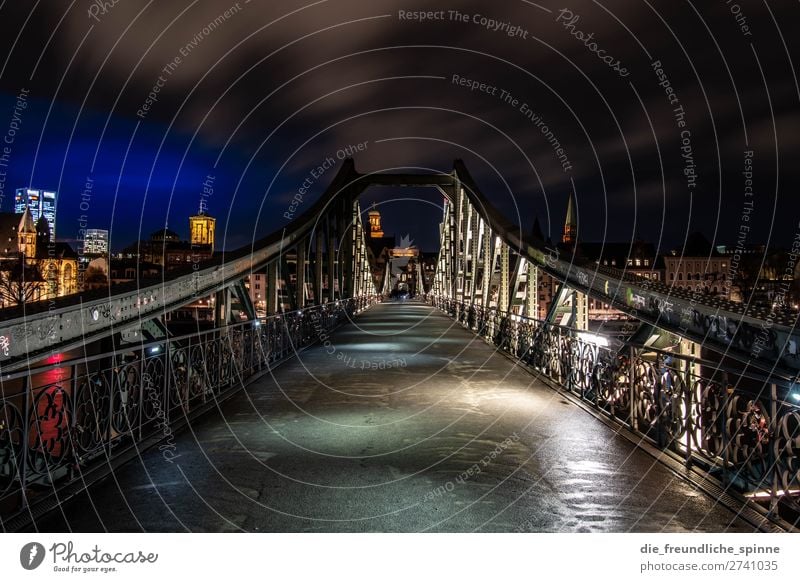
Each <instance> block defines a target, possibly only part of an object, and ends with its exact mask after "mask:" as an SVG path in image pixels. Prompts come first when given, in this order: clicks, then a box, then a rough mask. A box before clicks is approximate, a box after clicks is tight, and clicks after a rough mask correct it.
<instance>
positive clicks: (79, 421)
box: [0, 295, 377, 530]
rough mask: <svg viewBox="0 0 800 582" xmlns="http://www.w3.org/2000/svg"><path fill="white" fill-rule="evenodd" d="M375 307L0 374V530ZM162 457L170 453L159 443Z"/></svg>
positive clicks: (345, 305) (348, 302)
mask: <svg viewBox="0 0 800 582" xmlns="http://www.w3.org/2000/svg"><path fill="white" fill-rule="evenodd" d="M376 301H377V296H374V295H373V296H363V297H357V298H353V299H345V300H341V301H335V302H331V303H328V304H325V305H321V306H315V307H310V308H307V309H304V310H301V311H294V312H288V313H281V314H277V315H273V316H270V317H266V318H260V319H255V320H251V321H246V322H241V323H237V324H233V325H228V326H225V327H220V328H216V329H212V330H208V331H203V332H199V333H194V334H190V335H184V336H181V337H170V338H166V339H162V340H159V341H152V342H148V343H140V344H133V345H125V346H118V347H117V349H115V350H114V351H113V352H109V353H103V354H98V355H93V356H89V357H85V358H78V359H74V360H70V361H65V362H55V363H52V364H46V365H42V366H39V367H36V368H31V369H29V370H26V371H24V372H18V373H14V374H8V375H4V376H2V377H0V387H2V397H1V398H0V524H2V526H3V529H4V530H5V529H8V526H9V523H8V520H9V519H10V518H13V517H14V516H17V515H20V514H21V512H23V511H26V510H27V507H28V506H29V505H30V504H32V503H35V502H37V501H40V500H41V499H42V498H44V497H46V496H48V494H52V493H56V492H58V491H59V490H60V489H62V488H64V487H66V486H68V485H70V484H73V483H76V482H78V481H85V480H86V477H87V475H89V474H91V473H92V471H93V470H95V469H97V468H102V467H106V468H108V467H109V466H110V465H111V464H113V463H114V462H115V461H117V460H119V459H120V458H121V457H122V455H123V454H125V453H126V452H127V453H130V452H131V451H132V450H133V449H134V447H136V449H138V450H141V446H142V445H143V444H145V443H147V444H148V445H151V444H153V443H155V442H158V441H164V439H166V440H167V441H169V440H170V439H171V437H172V431H173V428H174V427H176V426H177V425H179V424H181V423H182V422H185V421H186V420H188V419H189V418H191V417H192V416H194V415H196V414H198V413H201V412H203V411H204V410H206V409H208V408H209V407H210V406H213V405H214V404H215V402H217V400H218V399H219V398H221V397H224V396H227V395H228V394H229V393H232V392H233V391H235V390H237V389H238V388H240V387H242V386H244V384H245V383H246V382H247V380H249V379H251V378H253V377H254V376H256V375H257V374H259V373H260V372H262V371H266V370H268V369H269V368H270V367H271V366H273V365H275V364H276V363H277V362H280V361H281V360H284V359H286V358H287V357H290V356H291V355H293V354H294V353H295V351H297V350H299V349H302V348H303V347H306V346H308V345H311V344H313V343H315V342H317V341H319V340H320V339H324V337H325V334H327V333H329V332H331V331H332V330H333V329H334V328H336V327H338V326H339V325H341V324H343V323H345V322H347V321H348V319H349V318H350V317H351V316H352V315H354V314H356V313H358V312H359V311H362V310H363V309H366V308H367V307H369V306H370V305H372V304H373V303H375V302H376ZM160 448H161V449H162V452H163V453H164V455H165V459H169V458H170V456H171V455H173V454H174V452H173V447H172V446H171V445H169V444H166V445H164V444H162V446H161V447H160Z"/></svg>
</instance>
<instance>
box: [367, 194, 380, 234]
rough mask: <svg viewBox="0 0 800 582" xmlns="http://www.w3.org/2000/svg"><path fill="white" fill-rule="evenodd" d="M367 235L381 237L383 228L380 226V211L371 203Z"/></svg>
mask: <svg viewBox="0 0 800 582" xmlns="http://www.w3.org/2000/svg"><path fill="white" fill-rule="evenodd" d="M369 236H370V238H383V228H382V227H381V213H380V212H378V210H377V209H376V208H375V203H374V202H373V203H372V210H370V211H369Z"/></svg>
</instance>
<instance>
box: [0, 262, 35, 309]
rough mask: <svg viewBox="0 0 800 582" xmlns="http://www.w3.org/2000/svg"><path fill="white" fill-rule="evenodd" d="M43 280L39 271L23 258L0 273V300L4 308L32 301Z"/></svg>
mask: <svg viewBox="0 0 800 582" xmlns="http://www.w3.org/2000/svg"><path fill="white" fill-rule="evenodd" d="M43 282H44V279H43V278H42V274H41V273H40V272H39V269H38V268H37V267H35V266H32V265H27V264H26V263H25V257H24V256H21V257H20V258H19V260H18V261H15V262H14V263H13V264H10V265H8V267H7V268H6V269H4V270H3V271H0V300H2V304H3V306H4V307H11V306H15V305H22V304H24V303H28V302H30V301H33V299H34V297H36V295H37V293H38V291H39V289H40V287H41V285H42V283H43Z"/></svg>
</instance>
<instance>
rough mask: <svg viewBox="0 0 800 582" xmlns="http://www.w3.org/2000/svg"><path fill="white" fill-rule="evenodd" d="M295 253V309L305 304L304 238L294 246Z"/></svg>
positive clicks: (301, 307)
mask: <svg viewBox="0 0 800 582" xmlns="http://www.w3.org/2000/svg"><path fill="white" fill-rule="evenodd" d="M295 252H296V254H297V268H296V275H297V285H296V287H295V305H296V307H297V309H303V308H304V307H305V306H306V239H305V238H303V239H302V240H301V241H300V242H299V243H297V246H296V247H295Z"/></svg>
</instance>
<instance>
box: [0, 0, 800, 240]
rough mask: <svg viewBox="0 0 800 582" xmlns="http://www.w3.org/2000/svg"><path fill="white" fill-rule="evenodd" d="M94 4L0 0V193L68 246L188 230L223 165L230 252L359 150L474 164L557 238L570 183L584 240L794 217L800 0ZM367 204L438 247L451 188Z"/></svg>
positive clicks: (277, 223)
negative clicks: (45, 213) (28, 204)
mask: <svg viewBox="0 0 800 582" xmlns="http://www.w3.org/2000/svg"><path fill="white" fill-rule="evenodd" d="M102 4H103V3H102V2H96V3H92V2H89V1H88V0H78V1H75V2H66V1H64V2H57V1H56V2H51V1H48V2H19V1H15V2H11V1H8V0H6V1H1V2H0V30H1V31H2V34H0V46H2V50H1V51H0V67H2V68H0V140H6V139H11V141H12V143H11V144H8V142H7V141H4V143H2V144H0V153H1V152H2V147H5V146H7V147H8V148H9V150H8V151H7V152H6V155H7V165H6V167H0V171H3V172H5V175H3V176H0V178H4V179H5V181H4V182H2V183H0V185H2V194H3V199H2V207H1V209H2V210H3V211H6V212H8V211H11V210H12V200H13V191H14V189H15V188H17V187H23V186H28V185H30V186H33V187H38V188H47V189H56V190H58V192H59V198H58V211H57V212H58V215H57V231H58V236H59V238H61V239H65V240H68V239H72V238H75V237H76V236H77V233H78V228H79V225H80V224H81V216H82V215H85V217H86V219H87V222H88V226H89V227H95V228H109V229H111V243H112V248H114V249H119V248H121V247H123V246H125V245H127V244H129V243H131V242H133V241H134V240H136V239H137V238H139V237H146V236H149V234H150V233H151V232H152V231H154V230H156V229H158V228H163V227H164V226H165V225H167V226H169V227H170V228H172V229H174V230H176V231H178V232H179V233H180V234H181V235H182V236H187V235H188V232H187V231H188V228H187V217H188V215H190V214H192V213H195V212H197V210H198V207H199V203H200V200H201V194H202V190H203V182H204V181H206V180H207V176H213V188H214V193H213V195H212V196H211V197H210V198H209V200H208V211H209V213H210V214H212V215H214V216H216V217H217V219H218V223H217V225H218V230H217V238H218V241H219V242H220V243H221V244H223V245H224V246H225V248H228V249H233V248H237V247H239V246H242V245H244V244H247V243H249V242H250V241H251V240H252V239H253V238H258V237H261V236H263V235H265V234H268V233H269V232H272V231H273V230H275V229H279V228H283V227H285V226H286V225H287V223H288V222H289V221H288V220H287V219H286V218H284V212H285V211H286V210H287V208H288V205H289V203H290V200H291V199H292V197H293V196H294V194H295V192H296V191H297V189H298V188H299V187H300V185H301V184H302V183H303V181H304V180H306V178H307V177H309V176H311V175H312V174H311V172H312V170H314V169H315V168H316V167H317V166H319V165H321V164H323V163H324V162H325V160H326V159H327V158H333V160H334V162H335V164H333V167H332V168H330V169H327V170H325V171H324V172H323V173H322V175H321V176H319V177H318V178H312V180H313V186H312V187H311V188H310V190H309V193H308V194H307V195H306V196H305V198H304V199H303V202H302V204H301V207H300V208H299V209H298V210H302V209H303V208H304V207H307V206H308V205H310V204H311V203H312V202H313V201H314V200H315V199H316V197H317V196H319V194H320V193H321V192H322V191H323V190H324V188H325V186H327V184H328V182H329V181H330V179H331V178H332V177H333V175H334V173H335V171H336V170H337V169H338V167H339V166H340V165H341V161H340V160H339V159H338V157H341V156H343V155H344V154H345V153H346V151H345V149H346V148H347V147H348V146H351V145H354V144H359V143H362V144H364V143H365V144H366V145H365V148H364V151H361V152H359V153H357V154H356V155H355V161H356V167H357V168H358V169H359V170H360V171H362V172H366V171H381V170H385V171H410V172H416V171H449V170H450V169H451V167H452V161H453V159H454V158H463V159H464V160H465V162H466V164H467V166H468V168H470V170H471V172H472V174H473V176H474V177H475V178H476V180H477V182H478V184H480V185H481V187H482V189H483V191H484V193H485V194H486V195H487V196H488V197H489V198H490V199H491V200H492V201H493V202H494V203H495V204H496V205H497V206H498V208H500V209H501V210H502V211H503V212H504V213H505V214H506V216H507V217H508V218H509V220H511V221H513V222H515V223H518V224H520V225H521V226H522V227H523V229H525V230H530V229H531V227H532V225H533V222H534V219H535V218H536V217H538V219H539V221H540V222H541V226H542V228H543V230H544V231H545V234H550V235H551V236H553V238H557V237H558V236H560V229H561V225H562V222H563V216H564V212H565V208H566V204H567V197H568V195H569V192H570V191H572V189H573V188H574V190H575V192H576V197H577V202H578V213H579V222H580V233H579V235H580V238H582V239H583V240H592V241H600V240H607V241H614V242H620V241H627V240H631V239H632V238H635V237H642V238H644V239H647V240H650V241H652V242H654V243H657V244H659V245H660V249H661V250H662V251H665V250H666V249H668V248H672V247H680V246H681V244H682V242H683V241H684V240H685V238H686V237H687V235H688V233H690V232H692V231H696V230H699V231H701V232H703V233H704V234H705V235H706V236H707V237H708V238H709V239H710V240H713V241H714V242H716V243H717V244H735V242H736V240H737V236H738V235H739V234H741V233H745V234H746V242H747V243H754V244H755V243H761V244H768V245H777V246H787V245H789V244H790V243H791V241H792V239H793V238H794V237H795V234H796V233H797V232H798V221H800V204H799V203H798V185H799V184H800V179H799V177H800V176H799V174H800V164H798V153H799V152H798V149H799V147H798V146H799V145H800V114H799V113H798V112H799V111H800V109H799V108H798V102H799V100H800V90H798V81H797V64H798V63H800V53H799V52H798V43H800V39H798V38H797V35H796V33H795V31H796V30H797V25H798V22H800V5H798V3H797V2H790V1H789V0H786V1H783V2H770V3H767V2H756V1H752V2H744V1H743V0H740V2H739V4H736V3H735V2H727V1H726V0H707V1H702V2H700V1H695V2H689V1H684V0H662V1H653V0H617V1H606V0H603V1H584V0H581V1H578V0H574V1H571V2H568V3H552V2H546V1H542V2H538V3H534V2H528V1H525V0H519V1H513V0H506V1H503V2H466V1H464V2H444V1H443V2H440V3H433V2H420V1H417V2H396V1H389V0H373V1H370V2H364V1H356V0H329V1H325V0H322V1H317V2H309V3H306V2H289V1H271V0H270V1H267V0H250V1H249V2H248V1H246V0H241V1H240V2H239V3H238V4H237V3H235V2H232V1H228V0H215V1H210V0H197V1H187V0H174V1H173V0H171V1H169V2H163V1H162V2H156V1H154V0H150V1H143V0H117V2H116V4H113V3H112V2H111V1H108V2H106V3H105V6H104V7H101V5H102ZM419 10H428V11H434V12H433V13H432V14H428V15H427V16H428V17H429V18H426V19H425V20H423V21H420V19H418V18H417V17H416V15H414V14H412V13H413V12H414V11H419ZM226 11H227V12H226ZM576 17H577V18H576ZM215 22H216V23H215ZM656 61H660V66H654V63H655V62H656ZM657 69H660V71H661V72H659V71H658V70H657ZM462 79H463V81H462ZM481 84H483V86H481ZM470 86H472V87H473V90H471V89H470ZM154 89H157V90H158V92H157V94H154V95H153V96H155V99H152V98H149V97H148V95H149V94H150V93H151V92H152V91H154ZM668 91H671V92H668ZM20 93H22V94H23V95H24V96H25V99H24V108H23V105H21V104H20V103H19V102H18V99H17V96H18V95H20ZM670 99H672V103H670ZM679 108H682V109H679ZM676 109H679V111H681V113H678V112H676ZM545 130H546V131H545ZM12 133H13V135H11V134H12ZM554 140H557V142H558V143H557V145H558V147H560V148H561V149H560V151H558V152H557V151H556V145H555V143H554ZM682 147H683V149H682ZM748 151H752V158H751V160H752V173H753V184H752V192H749V191H748V192H746V191H745V186H746V184H745V177H744V176H743V175H742V172H743V170H744V169H745V158H746V156H748V155H749V154H747V153H746V152H748ZM337 154H339V156H337ZM559 156H561V158H560V159H559ZM565 160H566V161H565ZM87 182H89V183H90V184H91V186H92V188H91V195H90V196H88V197H87V196H83V197H82V192H83V191H84V190H85V189H86V184H87ZM373 202H375V203H378V204H379V205H380V209H381V210H382V211H383V215H384V226H385V230H386V231H387V232H388V233H393V234H396V235H397V236H398V239H399V238H400V236H403V235H408V236H410V237H411V238H412V239H413V240H414V241H415V242H416V243H417V244H418V245H420V246H421V247H422V248H423V250H436V246H437V233H436V225H437V223H438V221H439V219H440V216H441V208H440V207H441V202H442V200H441V195H440V194H438V193H437V192H436V191H433V190H416V189H413V190H412V189H385V190H378V189H371V190H368V191H367V192H366V193H365V195H364V198H362V207H363V208H364V209H366V208H367V207H368V206H369V205H371V204H372V203H373ZM82 203H83V205H82ZM750 203H752V205H750ZM745 215H746V218H745ZM743 226H744V227H747V228H749V230H746V229H745V230H742V227H743Z"/></svg>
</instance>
